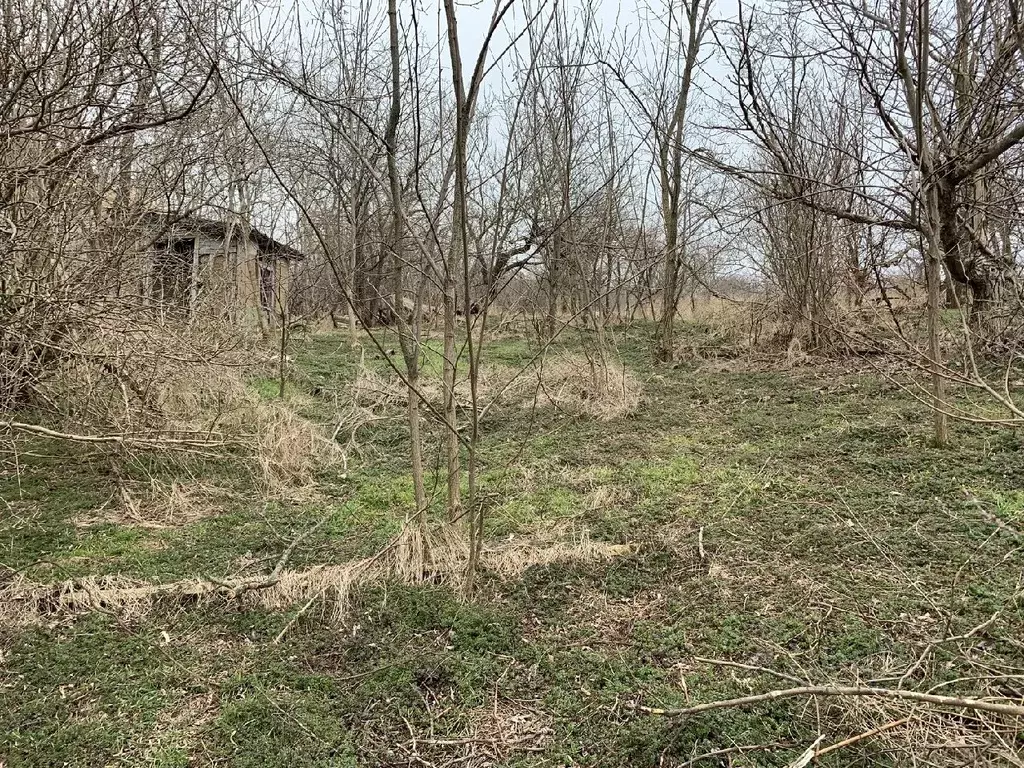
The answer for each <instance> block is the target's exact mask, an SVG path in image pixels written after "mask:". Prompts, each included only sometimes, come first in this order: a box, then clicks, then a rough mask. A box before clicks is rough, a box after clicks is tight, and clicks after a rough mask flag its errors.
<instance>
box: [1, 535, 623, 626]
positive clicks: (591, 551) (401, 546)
mask: <svg viewBox="0 0 1024 768" xmlns="http://www.w3.org/2000/svg"><path fill="white" fill-rule="evenodd" d="M413 528H414V527H413V526H406V528H405V530H403V532H402V534H401V535H400V536H399V537H398V538H397V539H396V540H395V541H394V542H392V544H391V545H389V546H388V547H387V548H385V549H384V550H382V551H381V552H380V553H378V554H377V555H376V556H374V557H370V558H366V559H363V560H356V561H353V562H349V563H342V564H337V565H317V566H313V567H311V568H306V569H302V570H287V569H286V570H282V571H281V573H280V574H278V576H277V577H276V578H274V579H265V580H261V579H259V578H254V579H246V580H235V581H230V580H225V581H220V580H211V579H204V578H198V577H194V578H188V579H181V580H178V581H173V582H166V583H161V584H154V583H150V582H144V581H139V580H134V579H128V578H125V577H122V576H102V577H84V578H80V579H72V580H67V581H63V582H56V583H50V584H41V583H36V582H32V581H30V580H28V579H26V578H24V577H23V576H20V575H19V576H16V577H15V578H14V579H13V580H12V581H10V582H8V583H7V584H6V585H5V586H4V587H3V588H2V589H0V618H2V619H3V621H4V622H5V623H8V624H11V625H24V624H30V623H33V622H35V621H38V620H39V619H40V618H42V617H44V616H53V615H60V614H79V613H86V612H90V611H103V612H116V613H118V614H120V615H123V616H125V617H128V618H136V617H139V616H142V615H145V614H146V613H148V612H149V611H150V610H151V609H152V608H153V606H154V605H156V604H157V603H159V602H161V601H163V602H166V601H172V602H177V603H180V604H196V603H201V602H208V601H211V600H223V599H232V600H240V601H242V602H245V603H249V604H256V605H261V606H264V607H267V608H273V609H283V608H286V607H288V606H291V605H294V604H295V603H297V602H300V601H309V602H313V601H316V600H318V599H320V600H322V601H323V604H324V606H327V607H328V608H327V613H328V615H329V618H330V620H331V621H333V622H336V623H340V622H341V621H342V620H343V619H344V616H345V611H346V609H347V606H348V602H349V596H350V595H351V593H352V590H353V589H355V588H357V587H358V586H359V585H360V584H365V583H376V582H380V581H384V580H387V579H389V578H392V577H394V578H399V579H403V580H406V581H423V580H426V579H434V580H441V581H451V582H453V583H459V582H460V581H461V577H462V574H463V573H464V572H465V568H466V563H467V562H468V556H469V550H468V546H467V545H466V544H465V542H464V539H463V538H462V537H461V536H460V532H459V531H455V530H453V529H451V528H447V527H442V528H441V529H438V530H431V531H429V532H426V533H421V532H419V531H414V530H413ZM632 551H633V548H632V547H631V546H630V545H622V544H609V543H606V542H601V541H595V540H593V539H591V538H590V535H589V533H588V532H587V531H586V530H585V529H572V528H567V527H565V526H560V527H552V528H550V529H549V530H547V531H545V532H542V533H539V534H536V535H534V536H522V537H510V538H509V539H508V540H506V541H502V542H498V543H495V544H491V545H488V546H485V547H484V549H483V551H482V552H481V555H480V567H481V568H482V569H483V570H485V571H489V572H491V573H494V574H496V575H498V576H500V577H503V578H511V577H514V576H516V575H519V574H521V573H522V572H523V571H525V570H526V569H528V568H530V567H532V566H544V565H551V564H553V563H559V562H595V561H600V560H607V559H611V558H614V557H620V556H623V555H626V554H629V553H630V552H632Z"/></svg>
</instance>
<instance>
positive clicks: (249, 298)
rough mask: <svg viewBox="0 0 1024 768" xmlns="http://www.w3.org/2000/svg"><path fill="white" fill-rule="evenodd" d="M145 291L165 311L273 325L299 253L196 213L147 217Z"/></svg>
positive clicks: (239, 226) (244, 228)
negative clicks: (195, 214)
mask: <svg viewBox="0 0 1024 768" xmlns="http://www.w3.org/2000/svg"><path fill="white" fill-rule="evenodd" d="M144 231H145V236H144V238H143V240H144V242H145V249H146V251H147V253H148V259H147V264H146V270H145V277H144V281H145V285H144V295H145V296H146V297H147V298H148V299H149V300H150V301H151V302H152V303H153V305H154V306H155V307H157V308H158V309H159V311H160V312H162V313H164V314H166V315H174V314H177V315H180V316H189V317H191V316H199V315H204V314H205V315H210V316H214V317H219V318H221V319H226V320H230V321H232V322H241V323H246V322H249V323H252V322H258V323H260V324H267V323H269V324H274V321H275V318H279V317H280V316H281V314H282V311H283V308H285V307H287V306H288V289H289V285H290V279H289V277H290V272H291V266H292V264H293V263H294V262H295V261H297V260H299V259H301V258H302V257H303V255H302V253H301V252H299V251H298V250H296V249H294V248H292V247H290V246H288V245H285V244H284V243H281V242H279V241H277V240H275V239H274V238H272V237H270V236H269V235H266V234H264V233H263V232H261V231H260V230H258V229H256V228H255V227H252V226H248V225H246V224H238V223H235V222H227V221H218V220H216V219H208V218H203V217H199V216H179V217H175V216H168V215H165V214H150V215H149V216H147V218H146V221H145V228H144Z"/></svg>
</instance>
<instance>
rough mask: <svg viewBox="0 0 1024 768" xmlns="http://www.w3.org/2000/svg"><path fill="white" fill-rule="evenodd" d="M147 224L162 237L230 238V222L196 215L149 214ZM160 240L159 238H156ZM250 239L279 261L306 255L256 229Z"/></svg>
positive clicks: (251, 231) (235, 228)
mask: <svg viewBox="0 0 1024 768" xmlns="http://www.w3.org/2000/svg"><path fill="white" fill-rule="evenodd" d="M146 219H147V224H148V225H149V226H150V227H152V228H159V229H160V232H161V234H160V237H164V236H166V235H170V236H175V235H180V234H181V233H183V232H201V233H202V234H204V235H208V236H210V237H214V238H220V239H223V238H226V237H227V236H228V226H229V225H228V222H226V221H223V220H217V219H208V218H205V217H203V216H196V215H191V214H187V215H178V214H173V213H171V214H167V213H149V214H147V215H146ZM233 232H234V234H235V235H237V234H239V230H238V227H237V226H236V227H234V230H233ZM154 239H159V238H154ZM249 239H250V240H251V241H252V242H253V243H255V244H256V247H257V248H258V249H259V250H260V252H261V253H264V254H266V255H268V256H273V257H275V258H279V259H302V258H305V254H303V253H302V252H301V251H299V250H296V249H295V248H292V247H291V246H289V245H285V244H284V243H282V242H280V241H278V240H275V239H274V238H272V237H271V236H270V235H268V234H266V233H264V232H261V231H260V230H258V229H256V227H249Z"/></svg>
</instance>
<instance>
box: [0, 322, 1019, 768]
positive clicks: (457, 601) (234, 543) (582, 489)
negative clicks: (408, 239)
mask: <svg viewBox="0 0 1024 768" xmlns="http://www.w3.org/2000/svg"><path fill="white" fill-rule="evenodd" d="M698 332H699V329H696V328H694V329H691V330H690V333H698ZM567 338H568V337H567ZM617 347H618V350H619V354H620V355H621V357H622V360H623V362H624V363H625V364H626V368H627V373H629V374H631V375H632V379H631V380H633V381H635V383H636V384H637V385H639V386H640V387H642V394H641V395H640V398H639V402H638V403H635V404H631V405H630V407H629V408H626V409H624V410H625V411H626V412H624V413H615V412H601V413H594V414H589V413H581V412H579V411H573V410H571V409H566V408H562V407H559V406H558V405H557V403H556V405H551V404H550V403H542V404H541V406H539V407H526V406H525V405H524V404H523V402H521V401H520V400H517V399H516V398H514V397H513V398H510V399H509V400H508V401H507V402H506V403H504V405H502V406H501V407H495V408H494V409H492V410H490V411H488V412H487V414H486V415H485V417H484V420H483V432H484V440H483V447H482V454H481V462H482V494H483V499H482V502H483V503H484V504H485V505H486V509H487V520H488V525H489V530H488V535H489V540H490V541H491V542H492V545H493V546H494V547H496V548H499V549H500V548H501V547H506V548H510V547H511V548H514V547H516V546H518V545H519V544H522V545H523V546H522V547H520V549H519V550H516V551H517V552H520V554H521V558H520V559H521V562H520V564H519V567H518V568H514V569H506V570H500V569H494V568H492V569H490V570H485V571H484V574H483V577H482V579H480V580H479V581H478V586H477V590H476V594H475V595H474V596H473V597H472V598H471V599H462V598H460V597H459V596H458V595H457V594H456V592H455V591H453V589H452V587H451V586H450V585H449V584H446V583H441V582H438V583H429V584H418V585H409V584H404V583H400V582H399V581H398V580H396V579H395V578H393V577H388V576H386V575H383V576H381V577H380V578H379V579H368V580H366V581H365V583H362V584H361V585H358V586H356V587H354V588H353V591H352V593H351V595H350V596H349V603H348V604H347V606H344V609H345V610H344V612H343V613H339V611H336V610H335V608H336V607H332V606H330V605H328V604H327V601H326V599H325V600H319V601H317V600H310V601H308V602H307V600H306V599H301V598H300V599H296V600H294V601H293V602H288V601H282V602H279V603H278V604H270V603H269V602H268V601H266V600H262V601H261V600H259V599H250V598H248V597H245V596H239V597H237V598H235V597H232V596H231V595H224V594H213V595H206V596H191V597H189V596H187V595H186V596H178V597H177V599H174V600H157V601H156V602H155V603H153V604H152V605H146V606H134V607H126V608H123V609H122V608H119V609H116V610H115V609H113V608H110V607H107V606H105V605H104V604H102V603H101V602H98V603H97V604H96V605H94V606H92V607H88V608H82V607H81V606H79V607H78V609H72V610H57V609H56V608H54V605H55V604H57V603H59V595H54V596H53V603H54V605H49V604H45V603H46V601H37V602H35V603H33V604H32V605H17V606H12V605H10V604H8V605H5V606H3V607H2V608H0V621H2V624H0V765H2V766H4V768H15V767H16V766H62V765H67V766H107V765H118V766H121V765H123V766H160V767H161V768H170V767H171V766H189V765H197V766H198V765H227V766H238V767H239V768H242V767H244V768H255V767H256V766H288V768H301V767H303V766H311V767H312V766H316V767H317V768H324V767H326V766H357V765H358V766H363V765H365V766H385V765H393V766H414V765H418V766H485V765H508V766H610V767H611V766H682V765H690V764H694V765H701V766H727V765H733V766H744V765H746V766H787V765H790V764H792V763H793V762H794V761H796V760H797V759H798V758H799V757H800V755H801V754H802V753H804V751H805V750H806V749H807V748H808V747H809V746H811V745H812V744H813V743H814V742H815V741H816V740H817V739H818V737H819V735H820V736H822V737H823V739H822V740H821V741H820V743H819V746H820V747H821V748H827V747H829V746H830V745H835V744H839V743H840V742H843V741H844V740H847V739H850V738H851V737H857V736H863V738H859V739H854V740H853V741H852V742H851V743H849V744H848V745H845V746H842V747H841V748H836V749H830V750H829V749H825V750H824V751H823V754H821V756H820V757H819V758H818V760H819V763H820V764H821V765H831V766H869V765H870V766H874V765H893V766H895V765H910V764H911V762H910V759H909V757H908V755H909V754H910V751H909V750H911V749H912V750H914V753H915V755H916V756H917V758H918V759H919V760H922V761H928V762H920V763H919V764H921V765H926V764H931V765H975V764H979V762H980V761H982V760H987V761H989V764H992V765H996V764H1005V765H1024V763H1022V762H1021V758H1020V754H1021V753H1022V752H1024V736H1022V735H1021V726H1022V724H1024V718H1017V719H1016V721H1015V720H1014V718H1013V717H1011V716H1000V715H990V716H986V717H985V718H982V717H981V716H979V714H978V713H976V712H972V711H970V710H963V709H957V708H950V707H936V706H933V705H929V704H921V703H914V702H907V701H890V700H881V699H875V698H856V699H853V698H848V697H829V698H825V697H818V698H810V697H797V698H791V699H785V700H778V701H769V702H764V703H759V704H755V705H752V706H747V707H730V708H726V709H720V710H714V711H709V712H705V713H701V714H697V715H692V716H687V717H681V718H680V717H666V716H661V715H658V714H651V713H649V712H646V711H645V710H644V709H643V708H644V707H666V708H668V707H685V706H688V705H692V704H697V703H702V702H709V701H714V700H719V699H729V698H735V697H739V696H745V695H749V694H752V693H759V692H763V691H768V690H771V689H773V688H791V687H794V686H795V685H801V684H804V683H805V682H806V683H809V684H815V685H818V684H842V685H856V684H868V683H871V684H874V685H879V686H884V687H887V688H893V689H903V690H912V691H933V692H935V693H938V694H944V695H950V696H953V695H957V696H967V697H972V698H985V697H992V698H994V697H999V698H1001V699H1002V700H1016V703H1018V704H1024V584H1022V568H1024V552H1022V545H1024V537H1022V535H1021V533H1020V531H1021V530H1024V513H1022V509H1024V463H1022V461H1021V458H1022V455H1024V454H1022V451H1021V448H1022V440H1021V437H1020V436H1019V435H1018V434H1016V433H1014V432H1012V431H1009V430H993V429H987V428H985V427H982V426H973V425H962V424H961V425H956V427H955V437H954V441H953V447H950V448H946V449H937V448H934V447H932V446H931V445H930V443H929V440H928V437H929V424H930V415H929V413H928V412H927V410H926V408H925V407H924V406H923V405H922V404H921V403H919V402H917V401H916V400H915V399H914V398H913V397H912V396H911V395H910V394H908V393H907V392H906V391H905V390H903V389H901V388H900V387H899V386H898V385H897V383H895V382H893V381H890V380H889V379H887V378H886V377H884V376H881V375H878V374H877V373H875V372H874V371H873V369H872V367H871V365H869V364H867V363H862V362H857V361H855V362H848V363H843V364H837V363H826V362H814V361H804V362H802V363H800V364H796V365H794V364H792V361H790V364H789V365H787V364H786V362H785V361H774V362H773V361H770V360H768V361H761V362H759V363H755V362H752V361H749V360H746V361H744V360H731V361H726V362H713V361H712V362H708V361H706V360H691V361H689V362H684V363H683V364H681V365H679V366H677V367H674V368H670V367H654V366H652V365H651V364H650V363H649V362H648V361H649V360H650V359H651V354H650V339H649V333H648V331H646V330H634V331H631V332H629V333H628V334H623V335H621V336H620V337H619V338H618V339H617ZM536 351H537V350H536V348H535V346H534V345H533V344H532V342H530V341H529V340H528V339H527V338H525V337H523V338H519V337H515V336H509V337H506V338H502V339H500V340H498V341H495V342H493V343H492V344H491V345H490V346H489V347H488V348H487V349H486V350H485V351H484V358H485V360H487V361H489V364H491V365H493V366H504V367H505V368H506V369H514V368H516V367H517V366H520V365H524V364H525V363H527V362H528V361H529V360H531V359H532V358H533V356H534V355H535V353H536ZM578 351H579V342H578V340H575V341H574V340H566V341H565V342H563V343H561V345H560V347H559V348H558V349H556V350H555V351H554V352H553V353H552V355H554V354H555V353H557V352H569V353H574V352H578ZM292 355H293V359H294V366H293V371H292V375H291V377H290V380H289V382H288V393H287V395H286V400H285V402H286V405H287V406H288V407H289V408H290V409H292V410H294V411H295V412H297V413H298V414H299V415H301V416H303V417H305V418H307V419H310V420H312V421H314V422H316V423H318V424H320V425H322V427H323V429H324V432H325V434H326V435H328V436H329V437H330V436H332V435H333V439H334V442H335V443H336V444H337V446H338V449H339V454H338V457H336V458H335V459H334V460H333V461H331V462H330V464H329V465H328V466H323V467H321V468H320V469H318V470H317V475H316V477H315V480H316V483H315V485H313V486H309V485H308V484H307V485H306V486H303V487H301V488H295V489H293V490H292V491H291V492H288V491H285V492H275V493H272V494H269V495H268V494H266V493H264V492H257V490H256V489H255V488H254V487H253V485H252V480H251V478H249V477H248V476H246V475H244V474H241V473H239V472H238V471H237V468H236V467H235V466H234V465H233V464H232V462H230V461H216V460H211V459H210V458H209V457H203V456H186V457H184V458H182V457H178V458H174V459H166V458H162V459H160V460H156V459H152V460H150V459H143V458H136V459H134V460H132V461H129V462H126V463H112V462H111V461H110V458H109V454H108V453H106V452H99V451H97V450H95V449H94V448H92V447H90V446H88V445H74V444H67V445H65V444H55V443H53V442H43V441H40V442H38V443H37V444H33V445H32V447H31V449H30V450H27V451H26V450H22V451H20V452H19V454H18V455H17V459H16V461H15V460H14V458H13V457H10V456H8V457H7V458H5V463H4V464H3V474H2V475H0V498H2V500H3V503H2V504H0V534H2V536H0V587H2V586H3V585H4V584H12V583H14V582H15V581H16V580H20V581H25V582H32V583H38V584H55V583H59V582H70V583H76V582H75V581H74V580H79V582H89V583H92V584H93V585H99V586H98V587H95V588H100V587H102V586H103V585H107V586H109V585H111V584H119V583H125V584H127V583H143V582H145V583H170V582H175V581H180V580H183V579H194V580H196V581H203V580H209V579H211V578H215V579H217V580H224V579H239V578H247V577H251V576H253V574H257V575H258V574H261V573H266V572H268V571H270V570H271V569H272V568H273V566H274V564H275V563H276V562H278V560H279V558H280V556H281V555H282V553H283V552H284V551H285V550H286V549H287V548H288V547H289V545H290V544H291V543H293V542H295V541H296V539H297V537H298V536H299V535H300V534H302V533H303V532H305V531H308V530H309V529H310V528H311V527H312V526H314V524H315V523H317V522H318V521H320V520H324V521H325V522H324V523H323V524H322V525H321V526H319V527H318V528H316V529H315V530H314V531H313V532H312V533H310V534H309V535H308V536H307V537H306V538H304V539H302V540H301V541H299V543H298V544H297V546H295V548H294V551H292V552H291V554H290V557H289V559H288V563H287V567H288V569H290V570H300V569H303V568H309V567H312V566H315V565H320V564H326V565H342V564H345V563H349V562H351V561H353V560H355V559H358V558H364V557H369V556H372V555H373V554H374V553H375V552H378V551H379V550H380V549H381V547H383V546H385V545H386V544H387V542H388V541H389V540H391V539H392V537H394V536H395V534H396V533H397V532H398V531H399V530H400V526H401V523H402V519H403V517H404V515H405V514H406V513H407V512H408V511H409V508H410V506H411V498H412V487H411V479H410V477H409V475H408V474H407V472H406V471H405V469H404V467H405V466H406V442H405V440H406V429H405V427H404V424H403V421H402V411H401V408H400V406H399V405H394V407H392V406H393V404H390V403H389V402H388V400H387V397H386V396H382V397H378V398H377V399H374V396H373V395H372V393H370V394H367V393H366V392H364V393H362V394H360V393H359V392H357V391H356V390H357V389H358V388H359V387H363V388H365V387H366V386H367V385H366V370H367V369H368V370H369V371H371V372H373V373H374V375H375V376H376V377H378V378H379V379H380V380H381V381H385V380H386V366H385V363H384V361H383V360H382V359H381V358H380V356H379V354H377V353H376V352H374V351H373V350H372V347H370V346H369V345H367V346H365V348H364V351H363V352H362V353H360V352H359V351H352V350H351V349H349V347H348V346H347V344H346V341H345V339H344V338H343V337H341V336H337V337H335V336H319V337H312V338H308V339H299V340H296V341H295V342H294V344H293V349H292ZM361 356H362V363H360V359H361ZM552 359H554V358H553V357H552ZM361 369H362V372H361ZM276 386H277V385H276V382H274V381H272V380H269V379H268V380H265V381H264V380H257V381H254V382H252V387H253V388H254V390H255V391H256V392H258V393H259V394H260V395H261V396H262V397H264V398H266V399H267V400H268V401H269V400H273V399H275V398H276V396H277V390H276ZM554 399H556V400H557V398H554ZM437 437H438V433H437V432H436V430H433V429H431V430H429V434H428V439H427V447H428V451H427V460H428V466H429V468H430V470H431V472H430V476H429V478H428V481H429V483H430V484H431V486H432V488H433V489H434V490H435V493H436V495H437V497H438V499H437V509H436V510H435V512H434V514H435V516H436V517H438V518H440V516H441V514H442V513H441V507H442V503H441V495H442V492H443V491H442V486H443V483H444V479H443V477H442V476H441V475H440V472H439V470H440V468H441V466H442V463H443V456H442V454H441V453H440V451H441V448H440V440H439V439H436V438H437ZM555 543H557V544H558V545H559V546H561V547H562V550H561V551H564V554H565V556H564V557H550V558H546V559H545V557H544V555H543V550H544V547H545V546H548V547H550V546H552V545H554V544H555ZM531 552H533V553H534V554H537V553H539V554H537V556H536V557H534V558H533V559H532V560H531V557H532V555H531ZM574 552H575V553H576V554H577V555H579V556H575V555H574ZM595 553H596V554H595ZM115 575H116V577H117V580H104V579H102V578H101V577H104V576H115ZM118 580H119V581H118ZM314 597H316V595H314ZM50 608H53V610H50ZM283 630H284V632H283V634H282V631H283ZM278 638H279V641H278ZM723 662H729V663H730V664H725V663H723ZM875 729H881V730H880V731H879V732H878V733H877V734H874V735H871V734H870V732H872V731H873V730H875ZM754 747H758V748H757V749H753V748H754ZM748 748H751V749H748ZM707 753H717V754H714V755H711V756H708V757H706V758H701V759H698V760H695V758H699V757H700V756H701V755H706V754H707Z"/></svg>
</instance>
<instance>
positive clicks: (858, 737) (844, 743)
mask: <svg viewBox="0 0 1024 768" xmlns="http://www.w3.org/2000/svg"><path fill="white" fill-rule="evenodd" d="M909 722H910V718H909V717H901V718H900V719H899V720H893V721H892V722H891V723H886V724H885V725H880V726H878V727H877V728H872V729H871V730H870V731H865V732H864V733H858V734H857V735H856V736H851V737H850V738H848V739H843V740H842V741H837V742H836V743H835V744H829V745H828V746H827V747H825V748H823V749H819V750H818V751H817V752H815V754H814V759H815V760H817V759H818V758H819V757H821V756H822V755H827V754H828V753H829V752H833V751H835V750H837V749H842V748H843V747H848V746H850V745H851V744H856V743H857V742H858V741H863V740H864V739H870V738H871V737H872V736H877V735H878V734H880V733H885V731H891V730H892V729H893V728H897V727H899V726H901V725H905V724H907V723H909Z"/></svg>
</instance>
